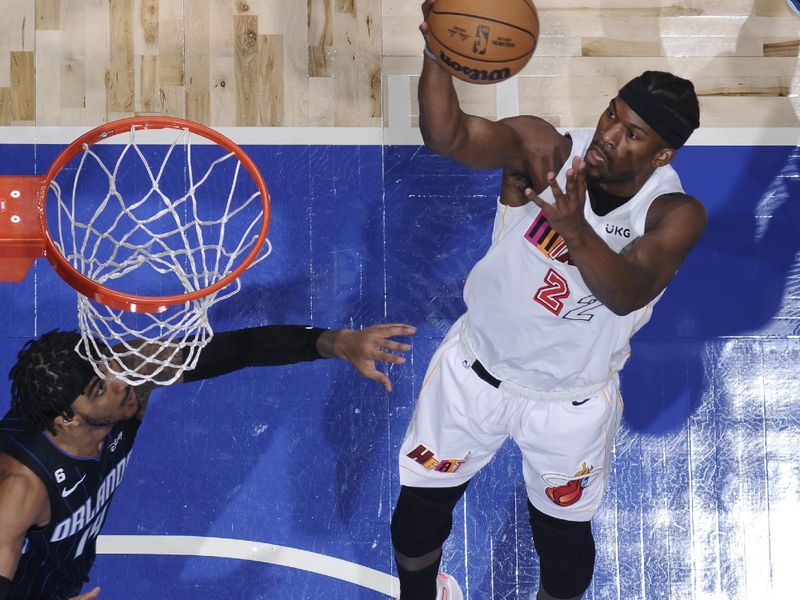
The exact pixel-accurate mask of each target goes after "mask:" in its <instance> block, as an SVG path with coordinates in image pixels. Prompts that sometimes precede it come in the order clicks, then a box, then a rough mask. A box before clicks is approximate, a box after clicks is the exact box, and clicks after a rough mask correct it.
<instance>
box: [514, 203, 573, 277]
mask: <svg viewBox="0 0 800 600" xmlns="http://www.w3.org/2000/svg"><path fill="white" fill-rule="evenodd" d="M525 239H526V240H528V241H529V242H530V243H531V244H533V245H534V246H536V248H538V249H539V251H540V252H541V253H542V254H544V255H545V256H546V257H547V258H549V259H550V260H557V261H559V262H562V263H567V264H570V265H571V264H572V260H571V259H570V257H569V251H568V250H567V244H566V243H565V242H564V238H563V237H561V234H559V233H558V232H557V231H556V230H555V229H553V228H552V227H551V225H550V221H548V220H547V217H546V216H545V215H544V213H543V212H540V213H539V214H538V215H537V216H536V218H535V219H534V220H533V223H531V226H530V227H529V228H528V231H526V232H525Z"/></svg>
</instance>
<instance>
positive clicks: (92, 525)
mask: <svg viewBox="0 0 800 600" xmlns="http://www.w3.org/2000/svg"><path fill="white" fill-rule="evenodd" d="M414 331H415V330H414V328H413V327H411V326H408V325H401V324H387V325H373V326H372V327H368V328H366V329H363V330H361V331H352V330H348V329H342V330H328V329H318V328H311V327H304V326H298V325H277V326H266V327H255V328H250V329H242V330H238V331H232V332H226V333H218V334H216V335H215V336H214V337H213V339H212V340H211V342H209V344H208V345H207V346H206V347H205V348H204V349H203V351H202V353H201V354H200V358H199V362H198V364H197V367H196V368H195V369H193V370H191V371H186V372H185V373H184V374H183V377H182V380H183V381H185V382H188V381H198V380H201V379H208V378H211V377H216V376H218V375H222V374H225V373H229V372H231V371H235V370H237V369H242V368H244V367H250V366H267V365H284V364H290V363H297V362H302V361H310V360H316V359H320V358H328V357H332V356H335V357H337V358H341V359H345V360H347V361H349V362H350V363H352V364H353V366H354V367H355V368H356V369H357V370H358V371H359V372H360V373H361V374H362V375H363V376H364V377H367V378H368V379H373V380H375V381H378V382H380V383H381V384H383V385H384V387H386V389H387V390H389V391H391V388H392V385H391V381H390V380H389V378H388V377H387V376H386V375H385V374H383V373H382V372H380V371H378V370H377V369H376V368H375V361H376V360H381V361H385V362H387V363H391V364H402V363H403V362H405V358H403V357H402V356H399V355H396V354H392V353H391V352H392V351H394V352H403V351H408V350H410V348H411V347H410V346H409V345H408V344H403V343H400V342H396V341H392V340H390V339H388V338H390V337H393V336H406V335H411V334H412V333H414ZM79 340H80V336H79V334H78V333H76V332H66V331H58V330H54V331H51V332H49V333H46V334H44V335H43V336H41V337H40V338H39V339H37V340H33V341H30V342H28V343H27V344H25V346H24V347H23V349H22V350H21V351H20V353H19V356H18V360H17V363H16V365H15V366H14V367H13V368H12V369H11V372H10V374H9V378H10V379H11V382H12V383H11V395H12V400H11V410H10V411H9V412H8V413H7V414H6V416H5V417H4V418H3V419H2V420H1V421H0V600H8V599H15V600H17V599H20V600H21V599H31V600H32V599H40V598H48V599H54V600H63V599H66V598H70V597H76V598H77V599H78V600H89V599H91V598H96V597H97V595H98V594H99V591H100V590H99V588H95V589H93V590H91V591H90V592H88V593H85V594H82V595H80V596H78V594H79V593H80V590H81V587H82V586H83V584H84V583H85V582H86V581H88V579H89V577H88V573H89V569H90V568H91V566H92V563H93V562H94V558H95V541H96V538H97V535H98V533H99V532H100V529H101V528H102V526H103V523H104V521H105V518H106V514H107V511H108V507H109V504H110V502H111V498H112V497H113V496H114V492H115V490H116V488H117V486H118V485H119V483H120V481H121V479H122V477H123V475H124V473H125V469H126V466H127V463H128V458H129V454H130V451H131V447H132V446H133V441H134V439H135V437H136V432H137V430H138V429H139V425H140V423H141V420H142V417H143V416H144V413H145V410H146V408H147V402H148V397H149V394H150V392H151V391H152V390H153V387H154V386H153V385H147V384H145V385H142V386H139V387H137V388H132V387H130V386H128V385H127V384H125V383H124V382H122V381H121V380H118V379H113V378H108V379H100V378H98V377H97V376H96V375H95V373H94V371H93V369H92V367H91V366H90V365H89V363H87V362H86V361H84V360H83V359H82V358H81V357H80V356H79V355H78V354H77V353H76V352H75V346H76V345H77V343H78V341H79Z"/></svg>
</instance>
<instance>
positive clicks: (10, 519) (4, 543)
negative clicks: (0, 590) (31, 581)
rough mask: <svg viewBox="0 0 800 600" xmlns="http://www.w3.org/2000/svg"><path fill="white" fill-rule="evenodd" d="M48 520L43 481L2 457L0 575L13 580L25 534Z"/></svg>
mask: <svg viewBox="0 0 800 600" xmlns="http://www.w3.org/2000/svg"><path fill="white" fill-rule="evenodd" d="M49 518H50V502H49V500H48V498H47V490H46V489H45V487H44V484H43V483H42V482H41V480H39V478H38V477H36V475H34V473H33V472H32V471H31V470H30V469H28V468H27V467H25V466H24V465H22V464H21V463H19V462H18V461H16V460H14V459H13V458H11V457H9V456H7V455H5V454H2V453H0V575H2V576H3V577H7V578H8V579H13V578H14V573H16V570H17V564H18V563H19V557H20V554H21V553H22V546H23V544H24V542H25V534H26V532H27V531H28V529H30V528H31V527H32V526H34V525H40V526H42V525H45V524H46V523H47V521H48V520H49Z"/></svg>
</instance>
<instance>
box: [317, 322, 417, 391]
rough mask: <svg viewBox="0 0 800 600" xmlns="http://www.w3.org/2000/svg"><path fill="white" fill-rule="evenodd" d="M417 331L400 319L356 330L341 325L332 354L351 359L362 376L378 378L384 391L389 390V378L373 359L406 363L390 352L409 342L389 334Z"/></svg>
mask: <svg viewBox="0 0 800 600" xmlns="http://www.w3.org/2000/svg"><path fill="white" fill-rule="evenodd" d="M416 331H417V328H416V327H413V326H411V325H405V324H403V323H386V324H384V325H371V326H370V327H367V328H366V329H361V330H358V331H354V330H352V329H342V330H340V331H339V332H338V335H337V336H336V339H335V340H334V342H333V355H334V356H335V357H337V358H342V359H344V360H347V361H350V362H351V363H352V365H353V366H354V367H355V368H356V370H357V371H358V372H359V373H361V374H362V375H363V376H364V377H366V378H367V379H372V380H373V381H377V382H378V383H380V384H382V385H383V387H385V388H386V391H388V392H391V391H392V382H391V380H390V379H389V378H388V377H387V376H386V375H385V374H384V373H383V372H381V371H379V370H378V369H377V368H376V367H375V361H378V360H381V361H383V362H387V363H389V364H393V365H402V364H403V363H405V362H406V359H405V357H404V356H400V355H398V354H392V352H408V351H409V350H411V346H410V345H409V344H403V343H401V342H395V341H393V340H390V339H389V338H391V337H397V336H406V335H412V334H413V333H415V332H416Z"/></svg>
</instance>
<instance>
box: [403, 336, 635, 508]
mask: <svg viewBox="0 0 800 600" xmlns="http://www.w3.org/2000/svg"><path fill="white" fill-rule="evenodd" d="M460 332H461V327H460V326H459V324H458V323H457V324H456V325H455V326H454V327H453V328H452V329H451V330H450V332H449V333H448V335H447V337H446V338H445V340H444V341H443V342H442V344H441V345H440V346H439V348H438V349H437V350H436V353H435V354H434V356H433V358H432V359H431V362H430V365H429V366H428V372H427V373H426V375H425V380H424V381H423V383H422V388H421V390H420V394H419V398H418V399H417V403H416V406H415V408H414V414H413V416H412V417H411V423H410V424H409V426H408V430H407V431H406V435H405V438H404V439H403V444H402V446H401V447H400V483H401V484H402V485H406V486H413V487H453V486H457V485H461V484H462V483H464V482H466V481H468V480H469V479H471V478H472V477H473V476H474V475H475V474H476V473H477V472H478V471H479V470H480V469H481V468H483V467H484V465H486V464H487V463H488V462H489V461H490V460H491V459H492V457H494V455H495V453H496V452H497V451H498V450H499V449H500V446H502V445H503V443H504V442H505V441H506V439H507V438H509V437H510V438H511V439H513V440H514V441H515V442H516V443H517V445H518V446H519V448H520V450H521V452H522V472H523V476H524V478H525V485H526V487H527V490H528V499H529V500H530V501H531V504H533V505H534V506H535V507H536V508H537V509H539V510H540V511H542V512H543V513H545V514H548V515H550V516H552V517H555V518H558V519H565V520H568V521H588V520H590V519H591V518H592V515H593V514H594V513H595V511H596V510H597V508H598V507H599V505H600V502H601V500H602V498H603V491H604V489H605V486H606V480H607V479H608V474H609V467H610V463H611V452H612V448H613V444H614V436H615V435H616V432H617V429H618V428H619V422H620V418H621V416H622V398H621V396H620V394H619V389H618V386H617V383H616V381H612V382H611V383H609V384H608V385H607V386H606V387H604V388H603V389H601V390H600V391H599V392H596V393H595V394H593V395H592V396H591V397H588V398H580V399H577V400H563V399H559V400H549V399H548V400H545V399H541V398H539V399H535V398H531V397H526V396H524V395H523V394H520V393H518V392H515V391H513V390H512V391H509V390H507V389H504V388H503V386H501V387H500V388H495V387H493V386H492V385H491V384H490V383H487V382H486V381H484V380H483V379H481V378H480V377H479V376H478V375H477V374H476V372H475V371H474V370H473V369H472V363H473V360H474V358H473V355H472V354H471V351H470V350H469V348H467V347H466V346H465V343H464V342H463V341H461V340H460Z"/></svg>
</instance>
